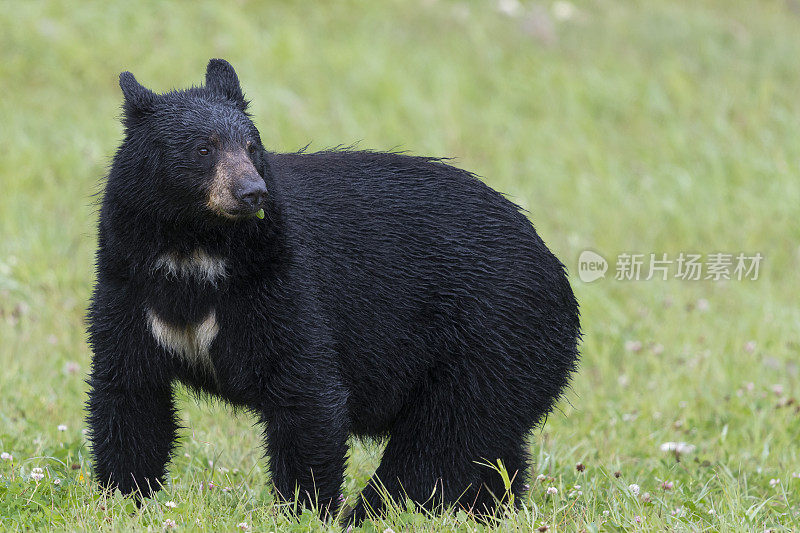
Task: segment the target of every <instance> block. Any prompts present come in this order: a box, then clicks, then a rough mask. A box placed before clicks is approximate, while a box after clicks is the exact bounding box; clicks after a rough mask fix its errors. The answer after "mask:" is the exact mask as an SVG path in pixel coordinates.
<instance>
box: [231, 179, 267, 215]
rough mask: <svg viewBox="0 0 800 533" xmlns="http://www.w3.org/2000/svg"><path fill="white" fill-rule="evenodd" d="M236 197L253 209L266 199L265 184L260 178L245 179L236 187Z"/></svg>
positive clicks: (260, 205) (259, 206)
mask: <svg viewBox="0 0 800 533" xmlns="http://www.w3.org/2000/svg"><path fill="white" fill-rule="evenodd" d="M236 199H237V200H239V201H240V202H242V203H243V204H244V205H246V206H247V207H249V208H251V209H253V211H255V210H257V209H259V208H261V207H262V206H263V205H264V202H265V201H266V200H267V186H266V185H265V184H264V181H263V180H262V179H257V180H255V179H251V180H247V181H245V182H244V183H243V184H242V185H241V186H240V187H238V188H237V190H236Z"/></svg>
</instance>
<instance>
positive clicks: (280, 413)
mask: <svg viewBox="0 0 800 533" xmlns="http://www.w3.org/2000/svg"><path fill="white" fill-rule="evenodd" d="M312 390H313V389H312ZM324 392H327V393H328V394H327V395H325V394H320V393H324ZM334 392H335V391H334V390H331V389H328V390H327V391H325V390H324V388H323V389H317V390H315V391H314V393H309V394H307V395H306V396H305V397H303V398H302V400H301V401H300V402H298V403H296V402H286V403H287V404H293V405H291V407H280V408H278V409H275V410H273V411H272V412H270V413H269V414H265V416H264V419H265V420H264V421H265V422H266V432H265V433H266V443H267V454H268V455H269V463H270V470H271V472H272V481H273V484H274V485H275V491H276V493H277V497H278V498H279V499H280V500H283V501H292V500H294V499H295V495H296V496H297V503H298V504H299V507H300V508H301V509H302V507H309V508H315V509H317V510H318V512H319V514H320V517H321V518H323V519H326V518H329V517H334V516H335V515H336V513H337V511H338V509H339V505H340V503H341V502H340V500H339V496H340V494H341V489H342V483H343V481H344V470H345V461H346V455H347V438H348V432H347V431H348V430H347V427H348V426H347V417H346V407H345V405H346V404H345V402H344V397H343V396H340V395H338V394H335V393H334Z"/></svg>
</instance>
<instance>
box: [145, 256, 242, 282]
mask: <svg viewBox="0 0 800 533" xmlns="http://www.w3.org/2000/svg"><path fill="white" fill-rule="evenodd" d="M153 267H154V270H161V271H163V272H164V273H165V274H166V275H167V276H172V277H178V276H182V277H195V278H197V279H199V280H204V281H208V282H209V283H211V284H213V285H216V284H217V280H219V279H221V278H224V277H225V276H227V275H228V271H227V264H226V261H225V259H224V258H222V257H214V256H212V255H210V254H209V253H208V252H206V251H205V250H203V249H202V248H197V249H195V250H194V251H193V252H192V253H190V254H188V255H183V254H179V253H177V252H168V253H165V254H163V255H161V256H160V257H159V258H158V259H156V262H155V264H154V265H153Z"/></svg>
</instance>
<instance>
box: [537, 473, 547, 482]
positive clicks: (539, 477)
mask: <svg viewBox="0 0 800 533" xmlns="http://www.w3.org/2000/svg"><path fill="white" fill-rule="evenodd" d="M545 479H547V476H545V475H544V474H539V475H538V476H536V481H544V480H545Z"/></svg>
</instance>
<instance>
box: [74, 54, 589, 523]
mask: <svg viewBox="0 0 800 533" xmlns="http://www.w3.org/2000/svg"><path fill="white" fill-rule="evenodd" d="M120 85H121V86H122V90H123V92H124V95H125V107H124V110H125V115H124V124H125V126H126V131H125V139H124V141H123V143H122V145H121V146H120V148H119V150H118V151H117V153H116V156H115V158H114V162H113V165H112V168H111V171H110V174H109V176H108V180H107V183H106V187H105V192H104V195H103V201H102V208H101V213H100V220H99V236H98V241H99V246H98V252H97V283H96V286H95V290H94V294H93V297H92V301H91V305H90V310H89V324H90V325H89V334H90V342H91V346H92V348H93V350H94V359H93V363H92V372H91V376H90V380H89V383H90V386H91V387H90V391H89V401H88V407H89V417H88V422H89V426H90V428H91V441H92V454H93V456H94V461H95V470H94V471H95V475H96V478H97V479H98V480H99V481H100V482H101V483H102V484H103V485H104V486H107V487H119V488H120V489H121V490H122V491H123V493H131V492H133V491H135V490H136V489H137V488H138V489H139V490H140V491H141V493H142V494H143V495H145V496H146V495H149V494H150V493H151V491H154V490H158V488H159V485H160V484H161V483H162V482H163V481H164V477H165V465H166V464H167V462H168V461H169V459H170V456H171V453H172V452H173V446H174V443H175V440H176V437H177V430H178V426H177V423H176V413H175V407H174V403H173V398H172V392H173V382H174V381H175V380H179V381H181V382H183V383H186V384H188V385H189V386H191V387H193V388H195V389H196V390H200V391H203V392H207V393H210V394H213V395H218V396H219V397H221V398H223V399H224V400H226V401H227V402H230V403H231V404H233V405H235V406H242V407H244V408H246V409H250V410H252V411H253V412H255V413H257V414H258V415H259V416H260V418H261V420H262V421H263V422H264V428H265V429H264V438H265V440H266V447H267V453H268V456H269V465H270V469H271V472H272V479H273V482H274V485H275V488H276V491H277V493H278V494H279V495H280V496H282V497H284V498H292V497H293V496H294V494H295V490H296V489H298V490H299V498H300V500H301V503H309V502H316V503H317V504H318V505H319V507H320V509H321V510H322V511H323V512H325V511H326V510H327V511H329V512H331V513H335V512H336V510H337V508H338V496H339V494H340V490H341V485H342V481H343V475H344V468H345V454H346V451H347V439H348V437H349V436H350V435H356V436H361V437H388V444H387V446H386V450H385V452H384V455H383V459H382V461H381V464H380V467H379V468H378V470H377V472H376V474H375V478H373V481H372V482H370V484H369V485H368V486H367V487H366V488H365V489H364V491H363V492H362V497H361V499H360V500H359V503H358V504H357V506H356V507H355V509H354V510H353V512H352V515H351V518H352V520H354V521H355V522H358V521H360V520H362V519H363V518H364V517H365V512H366V509H367V508H371V509H372V510H374V511H377V512H379V511H380V509H381V506H382V502H381V499H380V498H379V496H378V493H377V491H376V485H377V484H378V482H377V480H378V479H379V482H380V484H382V485H383V486H384V487H385V489H386V490H387V491H388V494H389V495H391V496H392V497H394V498H397V499H401V498H403V497H405V496H408V497H410V498H411V499H412V500H413V501H415V502H417V503H418V504H420V505H421V506H423V507H425V508H428V509H432V508H437V507H438V505H439V504H442V503H444V504H453V503H457V504H458V505H460V506H463V507H465V508H471V509H474V510H475V511H477V512H490V511H491V510H492V509H493V508H494V507H495V506H496V504H497V500H496V499H502V498H503V496H504V489H503V484H502V481H501V477H500V475H499V474H498V473H497V472H496V471H493V470H492V469H490V468H488V467H486V466H483V465H481V464H479V463H483V462H486V461H489V462H492V463H496V462H497V460H498V459H500V460H502V462H503V464H504V466H505V467H506V468H507V469H508V471H509V472H510V473H511V475H512V476H514V479H513V484H512V492H513V493H514V495H515V496H516V500H517V502H519V499H520V496H521V495H522V492H523V489H522V487H523V483H524V481H525V478H526V475H527V469H528V464H527V452H526V450H527V445H526V437H527V436H528V435H529V432H530V430H531V429H532V428H533V427H534V426H535V425H536V424H537V423H538V422H540V421H541V420H542V419H543V417H544V416H545V415H546V414H547V413H548V412H549V411H550V410H551V409H552V408H553V404H554V402H555V400H556V399H557V398H558V397H559V395H560V394H561V392H562V391H563V390H564V388H565V386H566V385H567V383H568V381H569V377H570V374H571V373H572V372H573V371H574V370H575V368H576V363H577V358H578V351H577V342H578V338H579V324H578V307H577V304H576V301H575V298H574V297H573V294H572V291H571V289H570V286H569V283H568V281H567V278H566V276H565V273H564V267H563V265H562V264H561V263H560V262H559V261H558V260H557V259H556V258H555V257H554V256H553V255H552V253H550V251H549V250H548V249H547V247H546V246H545V245H544V243H543V242H542V240H541V239H540V238H539V236H538V235H537V234H536V232H535V231H534V228H533V226H532V225H531V223H530V222H529V221H528V220H527V218H526V217H525V216H524V215H523V214H521V213H520V211H519V209H518V208H517V206H515V205H514V204H513V203H511V202H510V201H508V200H507V199H505V198H504V197H503V196H502V195H501V194H499V193H497V192H495V191H494V190H492V189H490V188H489V187H487V186H486V185H485V184H483V183H482V182H481V181H480V180H478V179H477V178H476V177H475V176H473V175H472V174H470V173H469V172H466V171H463V170H459V169H457V168H454V167H452V166H449V165H447V164H445V163H443V162H442V161H441V160H437V159H432V158H426V157H410V156H406V155H400V154H396V153H377V152H367V151H350V150H342V151H339V150H334V151H325V152H319V153H312V154H306V153H296V154H277V153H271V152H268V151H266V150H265V149H264V148H263V147H262V146H261V143H260V140H259V137H258V131H257V130H256V128H255V126H254V125H253V123H252V122H251V121H250V119H249V118H248V116H247V115H246V114H245V110H246V107H247V103H246V101H245V100H244V96H243V94H242V91H241V89H240V88H239V82H238V79H237V77H236V74H235V72H234V71H233V68H232V67H231V66H230V65H229V64H228V63H226V62H224V61H222V60H212V61H211V63H210V64H209V68H208V74H207V78H206V84H205V86H204V87H199V88H191V89H188V90H186V91H173V92H170V93H166V94H162V95H157V94H155V93H153V92H151V91H149V90H148V89H145V88H144V87H142V86H141V85H139V84H138V83H137V82H136V80H135V79H134V77H133V76H132V75H131V74H130V73H124V74H123V75H122V76H121V78H120ZM211 135H216V136H218V137H219V138H221V139H222V140H223V142H225V143H228V144H229V145H231V146H239V145H241V146H244V145H245V144H246V143H248V142H250V143H255V144H256V146H257V149H256V150H255V151H254V153H252V154H250V157H251V160H252V162H253V165H254V166H255V168H256V169H257V170H258V173H259V174H260V175H261V177H263V179H264V181H265V183H266V188H267V191H268V195H269V199H268V201H267V204H266V205H265V214H266V216H265V218H264V219H263V220H259V219H258V218H255V217H240V218H235V219H231V218H225V217H221V216H219V215H217V214H215V213H212V212H211V211H210V210H209V209H208V208H207V207H206V205H205V202H206V194H207V191H208V187H209V185H208V181H209V180H210V179H211V178H210V176H211V175H212V173H213V171H214V170H215V167H214V165H215V161H214V158H213V157H211V158H209V157H206V158H202V157H198V155H197V150H196V147H197V145H198V144H200V143H203V142H206V140H207V139H208V137H209V136H211ZM197 248H202V249H203V250H205V251H206V252H207V253H209V254H211V255H213V256H217V257H220V258H224V259H225V261H226V266H227V276H226V277H224V278H220V279H217V280H213V281H209V280H202V279H200V278H199V277H197V276H194V277H193V276H182V275H168V274H167V273H165V272H164V270H163V269H159V267H158V261H159V257H162V256H163V254H170V253H179V254H190V253H191V252H192V251H193V250H195V249H197ZM148 309H151V310H154V311H155V312H156V313H157V314H158V316H160V317H162V318H163V319H164V320H165V321H166V322H168V323H169V324H172V325H174V326H175V327H183V326H186V325H191V324H195V323H198V322H200V321H201V320H203V318H204V317H206V316H207V315H208V314H209V312H210V311H211V310H212V309H213V310H214V312H215V314H216V320H217V322H218V326H219V332H218V334H217V335H216V337H215V339H214V341H213V343H212V344H211V348H210V358H211V360H212V361H213V372H212V371H211V370H209V369H208V368H206V367H203V366H201V365H192V364H190V363H188V362H186V361H185V360H184V359H182V358H180V357H177V356H175V355H174V354H173V353H171V352H168V351H167V350H166V349H164V348H163V347H161V346H160V345H159V344H158V343H157V342H156V341H155V339H154V336H153V334H152V333H151V330H150V326H149V325H148V318H147V313H148V311H147V310H148ZM434 489H436V490H435V492H434Z"/></svg>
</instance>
